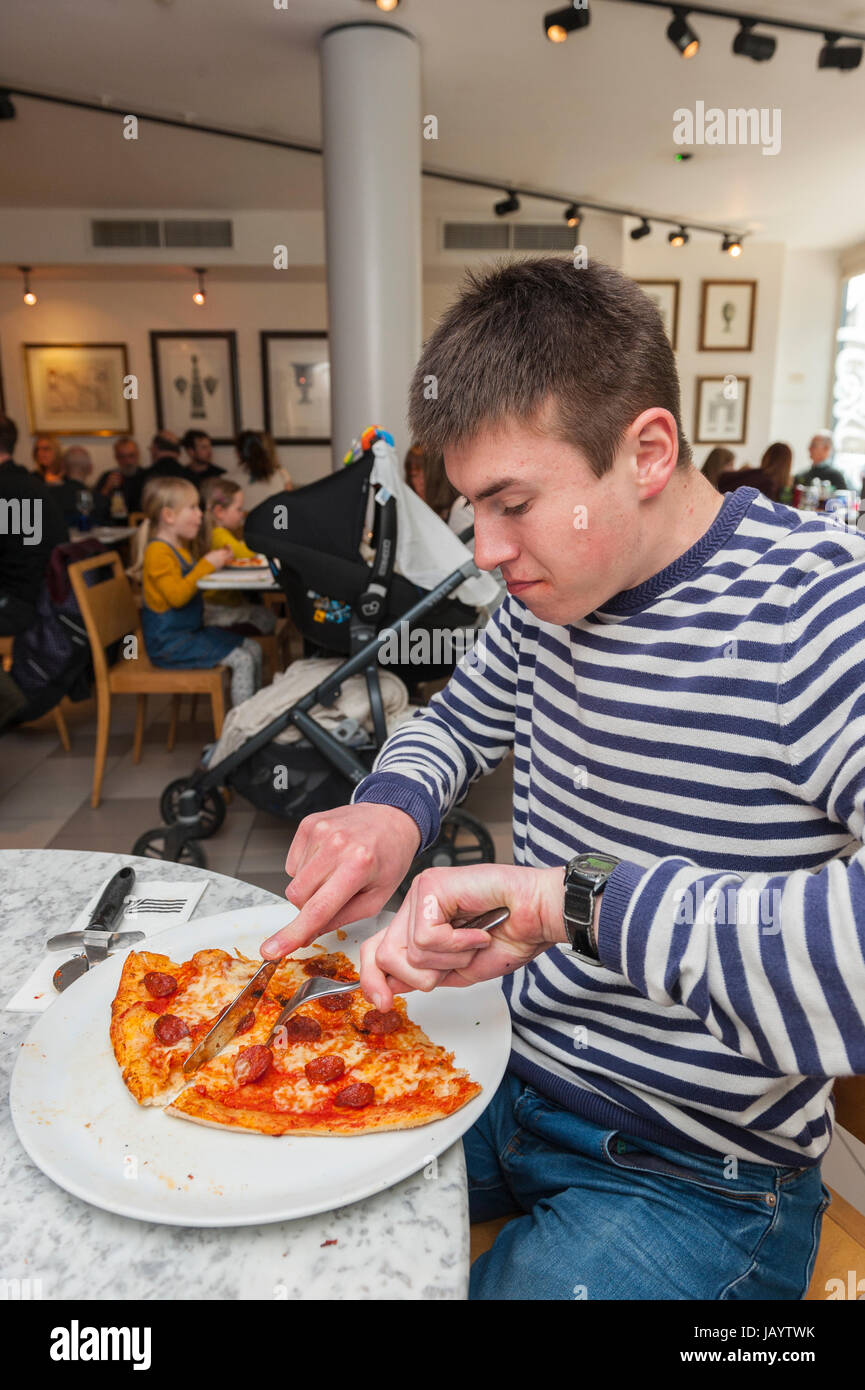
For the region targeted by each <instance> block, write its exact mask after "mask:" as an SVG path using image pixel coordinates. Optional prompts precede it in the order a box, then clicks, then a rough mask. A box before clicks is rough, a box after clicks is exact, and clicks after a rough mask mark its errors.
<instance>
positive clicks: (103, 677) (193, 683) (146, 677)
mask: <svg viewBox="0 0 865 1390" xmlns="http://www.w3.org/2000/svg"><path fill="white" fill-rule="evenodd" d="M100 569H103V570H104V569H109V570H110V572H111V573H110V576H109V578H107V579H105V580H103V582H102V583H101V584H100V583H96V584H93V585H92V586H88V584H87V581H86V578H85V576H86V575H87V574H89V573H90V572H91V571H92V570H100ZM69 578H70V580H71V583H72V589H73V592H74V594H75V597H76V599H77V600H78V607H79V609H80V610H81V616H82V617H83V619H84V623H85V626H86V628H87V636H88V637H89V639H90V651H91V653H92V656H93V670H94V672H95V674H96V755H95V761H94V767H93V794H92V796H91V798H90V804H91V806H94V807H95V806H98V805H99V801H100V794H101V791H102V779H103V776H104V774H105V759H106V756H107V753H108V733H109V729H110V726H111V696H112V695H137V696H138V705H137V709H136V714H135V742H134V745H133V755H132V761H133V762H134V763H139V762H140V761H141V745H142V741H143V738H144V719H145V715H146V712H147V696H148V695H172V696H174V697H175V698H174V700H173V702H172V720H171V723H170V725H169V730H168V743H167V748H168V750H169V752H170V751H171V749H172V748H173V746H174V734H175V730H176V726H177V717H176V706H177V702H178V697H179V696H180V695H181V694H186V693H189V694H195V693H198V694H201V695H209V696H210V707H211V710H212V713H213V731H214V734H215V736H216V738H219V735H220V734H221V732H222V724H223V720H224V718H225V693H224V689H223V680H224V678H225V676H226V674H227V669H226V667H224V666H210V667H205V668H203V669H201V670H192V669H185V668H168V667H161V666H153V665H151V663H150V660H149V658H148V656H147V651H146V649H145V646H144V637H143V635H142V632H141V617H140V614H139V611H138V608H137V607H136V604H135V600H134V598H133V596H132V590H131V588H130V585H129V580H128V579H127V577H126V575H125V574H124V572H123V565H122V562H121V560H120V556H119V555H118V554H117V551H116V550H109V551H107V552H106V553H105V554H104V555H94V556H91V558H90V559H89V560H79V561H78V563H77V564H74V565H70V566H69ZM123 637H134V638H135V646H134V655H132V656H124V655H121V657H120V659H119V660H118V661H117V662H116V663H115V665H114V666H111V667H109V665H108V661H107V658H106V655H105V649H106V647H110V646H111V644H112V643H113V642H117V641H118V640H119V639H120V638H123Z"/></svg>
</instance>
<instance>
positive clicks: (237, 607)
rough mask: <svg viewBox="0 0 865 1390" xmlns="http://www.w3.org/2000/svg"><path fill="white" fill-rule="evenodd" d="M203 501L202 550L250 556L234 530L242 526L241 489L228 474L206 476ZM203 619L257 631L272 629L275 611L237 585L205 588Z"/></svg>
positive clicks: (237, 557)
mask: <svg viewBox="0 0 865 1390" xmlns="http://www.w3.org/2000/svg"><path fill="white" fill-rule="evenodd" d="M201 497H202V501H203V504H204V525H203V526H202V533H201V547H202V549H203V550H213V549H215V548H216V547H217V546H220V547H227V548H228V549H229V550H230V551H231V557H232V559H233V560H254V559H255V558H256V556H255V551H254V550H250V548H249V546H248V545H246V544H245V543H244V542H243V541H242V540H239V539H238V536H237V532H238V531H240V530H241V528H242V526H243V518H244V515H245V513H244V509H243V491H242V489H241V488H240V486H239V484H238V483H235V482H232V480H231V479H230V478H208V480H207V482H206V483H205V484H204V485H203V487H202V489H201ZM204 618H205V622H208V623H212V624H213V626H214V627H234V626H236V625H237V624H238V623H249V624H251V626H252V627H254V628H255V629H256V631H257V632H263V633H269V632H273V631H274V629H275V627H276V615H275V614H274V613H273V612H272V611H271V610H270V609H269V608H265V607H264V605H263V604H261V603H254V602H250V600H249V599H248V597H246V596H245V595H244V594H243V593H242V592H240V591H239V590H237V589H228V588H225V589H216V590H208V592H207V596H206V598H205V600H204Z"/></svg>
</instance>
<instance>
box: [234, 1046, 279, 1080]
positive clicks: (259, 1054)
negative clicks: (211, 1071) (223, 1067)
mask: <svg viewBox="0 0 865 1390" xmlns="http://www.w3.org/2000/svg"><path fill="white" fill-rule="evenodd" d="M272 1061H273V1053H272V1052H271V1050H270V1048H269V1047H265V1046H264V1044H263V1043H256V1044H255V1046H254V1047H247V1048H244V1050H243V1052H238V1054H237V1056H236V1057H235V1059H234V1079H235V1081H236V1082H237V1084H238V1086H246V1085H248V1084H249V1082H250V1081H258V1080H260V1078H261V1077H262V1076H264V1073H265V1072H266V1071H267V1069H268V1067H269V1066H270V1064H271V1062H272Z"/></svg>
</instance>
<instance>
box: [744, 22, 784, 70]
mask: <svg viewBox="0 0 865 1390" xmlns="http://www.w3.org/2000/svg"><path fill="white" fill-rule="evenodd" d="M739 23H740V24H741V26H742V27H741V29H740V30H739V32H738V34H737V35H736V37H735V38H734V40H733V52H734V53H738V54H739V56H740V57H742V58H753V59H754V62H755V63H765V62H766V61H767V59H769V58H771V57H772V55H773V54H774V52H775V48H776V45H777V42H778V41H777V39H773V38H772V37H771V35H769V34H755V33H754V32H753V30H754V23H755V21H754V20H753V19H740V20H739Z"/></svg>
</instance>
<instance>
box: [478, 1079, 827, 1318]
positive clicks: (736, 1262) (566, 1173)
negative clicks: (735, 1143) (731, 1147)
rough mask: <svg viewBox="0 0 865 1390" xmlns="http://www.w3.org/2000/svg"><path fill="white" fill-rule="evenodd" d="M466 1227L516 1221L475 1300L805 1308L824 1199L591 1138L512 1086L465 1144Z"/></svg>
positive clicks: (749, 1166) (817, 1189) (757, 1173)
mask: <svg viewBox="0 0 865 1390" xmlns="http://www.w3.org/2000/svg"><path fill="white" fill-rule="evenodd" d="M463 1144H464V1145H465V1155H466V1168H467V1170H468V1184H469V1212H470V1218H471V1220H472V1221H489V1220H492V1219H493V1218H494V1217H497V1216H506V1215H509V1214H516V1215H517V1219H516V1220H514V1221H510V1222H509V1223H508V1224H507V1225H506V1226H505V1227H504V1228H503V1229H502V1230H501V1231H500V1232H499V1235H498V1237H497V1239H496V1241H495V1243H494V1245H493V1246H492V1249H490V1250H488V1251H486V1252H485V1253H484V1254H483V1255H481V1256H479V1258H478V1259H477V1260H476V1261H475V1263H474V1264H473V1266H472V1271H471V1283H470V1290H469V1297H470V1298H472V1299H527V1298H528V1299H563V1298H567V1299H583V1298H589V1299H742V1300H750V1299H790V1300H793V1299H801V1298H804V1296H805V1293H806V1291H807V1288H808V1284H809V1281H810V1278H811V1273H812V1270H813V1268H814V1261H815V1259H816V1255H817V1246H818V1243H819V1240H820V1226H821V1224H822V1217H823V1212H824V1210H825V1209H826V1207H827V1206H828V1205H829V1201H830V1194H829V1192H828V1191H827V1189H826V1188H825V1187H824V1186H823V1182H822V1180H821V1175H820V1168H819V1165H818V1166H816V1167H811V1168H775V1167H771V1166H770V1165H768V1164H764V1163H753V1162H748V1161H745V1160H743V1159H739V1160H738V1163H737V1165H736V1168H735V1170H734V1171H735V1176H730V1177H727V1176H725V1172H730V1171H731V1168H732V1167H733V1165H732V1160H731V1159H729V1158H727V1159H725V1158H724V1156H723V1155H722V1154H720V1153H719V1154H718V1155H712V1156H710V1155H704V1154H698V1153H689V1152H687V1151H685V1150H682V1149H671V1148H666V1147H665V1146H663V1145H661V1144H656V1143H654V1142H653V1141H650V1140H646V1139H635V1138H632V1137H630V1136H629V1135H627V1134H626V1133H624V1132H622V1131H619V1130H607V1129H601V1128H600V1127H599V1126H598V1125H594V1124H591V1123H590V1122H589V1121H588V1120H584V1119H582V1118H581V1117H580V1116H579V1115H574V1114H572V1113H571V1112H570V1111H569V1110H564V1109H563V1108H562V1107H561V1106H560V1105H556V1103H555V1102H554V1101H551V1100H547V1099H546V1098H545V1097H544V1096H541V1095H539V1094H538V1092H537V1091H535V1090H533V1089H532V1087H531V1086H528V1085H526V1084H525V1082H523V1081H520V1079H519V1078H518V1077H516V1076H512V1075H511V1074H510V1072H507V1073H505V1076H504V1079H503V1081H502V1084H501V1086H500V1087H499V1089H498V1091H497V1092H496V1094H495V1096H494V1097H493V1100H492V1103H491V1104H490V1105H489V1106H488V1108H487V1109H486V1110H485V1111H484V1114H483V1115H482V1116H481V1118H480V1119H479V1120H478V1122H477V1123H476V1124H475V1125H474V1126H473V1127H472V1128H471V1129H470V1130H469V1131H468V1133H467V1134H465V1135H464V1136H463Z"/></svg>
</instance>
